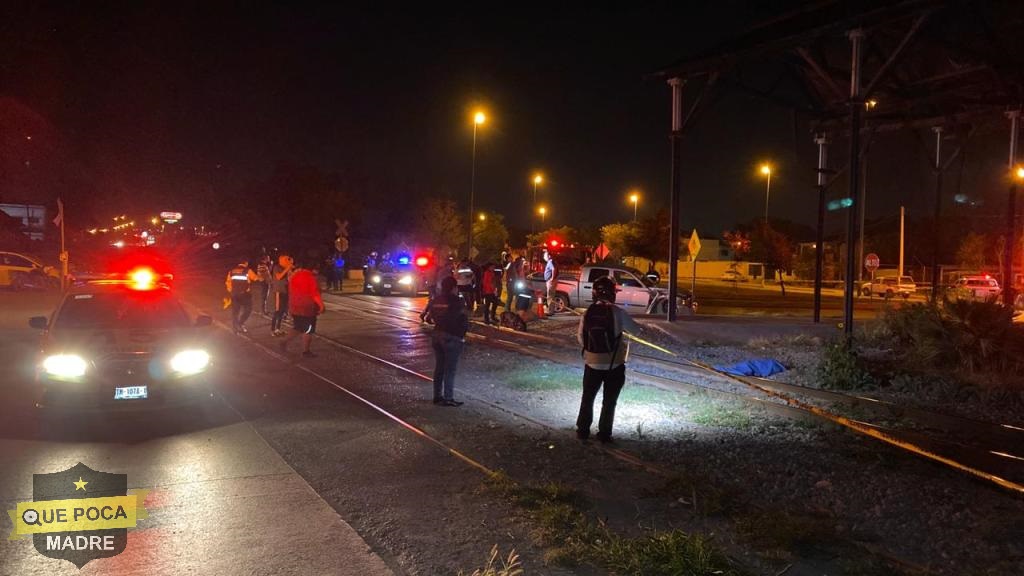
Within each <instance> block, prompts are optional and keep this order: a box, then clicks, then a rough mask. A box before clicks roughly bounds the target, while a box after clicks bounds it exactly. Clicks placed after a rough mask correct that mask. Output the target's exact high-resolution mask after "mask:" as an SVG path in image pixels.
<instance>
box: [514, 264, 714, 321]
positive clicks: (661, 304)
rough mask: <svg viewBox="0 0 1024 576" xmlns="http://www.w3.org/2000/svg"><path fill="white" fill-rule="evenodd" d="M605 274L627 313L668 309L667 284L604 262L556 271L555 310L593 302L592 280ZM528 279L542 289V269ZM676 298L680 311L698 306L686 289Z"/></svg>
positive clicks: (683, 312)
mask: <svg viewBox="0 0 1024 576" xmlns="http://www.w3.org/2000/svg"><path fill="white" fill-rule="evenodd" d="M605 276H608V277H610V278H611V279H612V280H614V281H615V284H616V286H617V287H618V291H619V292H618V295H617V296H616V299H615V303H616V304H617V305H618V306H619V307H621V308H622V309H623V310H625V311H626V312H627V313H629V314H656V313H657V314H661V313H664V312H667V311H668V288H659V287H658V286H657V285H656V284H655V283H654V282H653V281H651V280H650V279H649V278H647V277H646V276H644V274H643V273H642V272H640V271H639V270H637V269H635V268H628V267H625V266H606V265H603V264H601V265H588V266H584V267H583V268H582V269H581V270H580V272H579V273H562V274H559V275H558V288H557V295H556V296H555V299H556V301H555V302H554V303H553V304H552V306H553V308H554V310H555V311H559V310H565V309H570V308H586V307H587V306H590V304H591V303H592V302H593V295H592V293H591V292H592V291H593V288H594V281H596V280H597V279H598V278H603V277H605ZM528 280H529V281H530V288H531V289H532V290H534V291H541V292H543V291H544V290H545V285H544V275H543V273H539V272H538V273H535V274H531V275H530V276H529V277H528ZM678 298H679V299H678V301H677V306H678V308H677V309H678V310H679V312H680V313H681V314H687V313H693V311H694V310H695V309H696V307H697V304H696V303H695V302H694V301H693V295H692V294H690V292H688V291H686V290H680V291H679V296H678Z"/></svg>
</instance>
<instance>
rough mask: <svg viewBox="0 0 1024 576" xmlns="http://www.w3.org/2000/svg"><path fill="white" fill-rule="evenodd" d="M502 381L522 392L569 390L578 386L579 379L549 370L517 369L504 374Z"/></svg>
mask: <svg viewBox="0 0 1024 576" xmlns="http://www.w3.org/2000/svg"><path fill="white" fill-rule="evenodd" d="M504 381H505V384H506V385H508V387H509V388H513V389H515V390H522V391H524V392H542V391H548V390H570V389H573V388H578V387H579V386H580V383H579V381H577V380H575V379H570V378H567V377H566V376H564V375H562V374H559V373H558V371H551V370H519V371H517V372H514V373H512V374H509V375H508V376H506V377H505V379H504Z"/></svg>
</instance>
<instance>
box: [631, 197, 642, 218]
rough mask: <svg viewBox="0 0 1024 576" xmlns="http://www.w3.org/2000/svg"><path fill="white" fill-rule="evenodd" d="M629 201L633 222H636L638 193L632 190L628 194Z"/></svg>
mask: <svg viewBox="0 0 1024 576" xmlns="http://www.w3.org/2000/svg"><path fill="white" fill-rule="evenodd" d="M629 201H630V202H632V203H633V222H636V211H637V206H638V205H639V204H638V203H639V202H640V195H639V194H637V193H636V192H633V193H632V194H630V195H629Z"/></svg>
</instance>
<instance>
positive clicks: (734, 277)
mask: <svg viewBox="0 0 1024 576" xmlns="http://www.w3.org/2000/svg"><path fill="white" fill-rule="evenodd" d="M718 279H719V280H721V281H722V282H750V276H747V275H746V274H743V273H742V272H740V271H739V270H726V271H725V272H722V275H721V276H719V278H718Z"/></svg>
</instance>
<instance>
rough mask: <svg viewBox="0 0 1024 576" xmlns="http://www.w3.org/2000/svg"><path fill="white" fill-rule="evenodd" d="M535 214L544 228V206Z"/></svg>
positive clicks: (545, 209) (545, 210) (546, 211)
mask: <svg viewBox="0 0 1024 576" xmlns="http://www.w3.org/2000/svg"><path fill="white" fill-rule="evenodd" d="M537 213H538V214H540V225H541V226H544V220H545V217H546V216H547V214H548V209H547V208H545V207H544V206H541V207H540V208H538V209H537Z"/></svg>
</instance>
